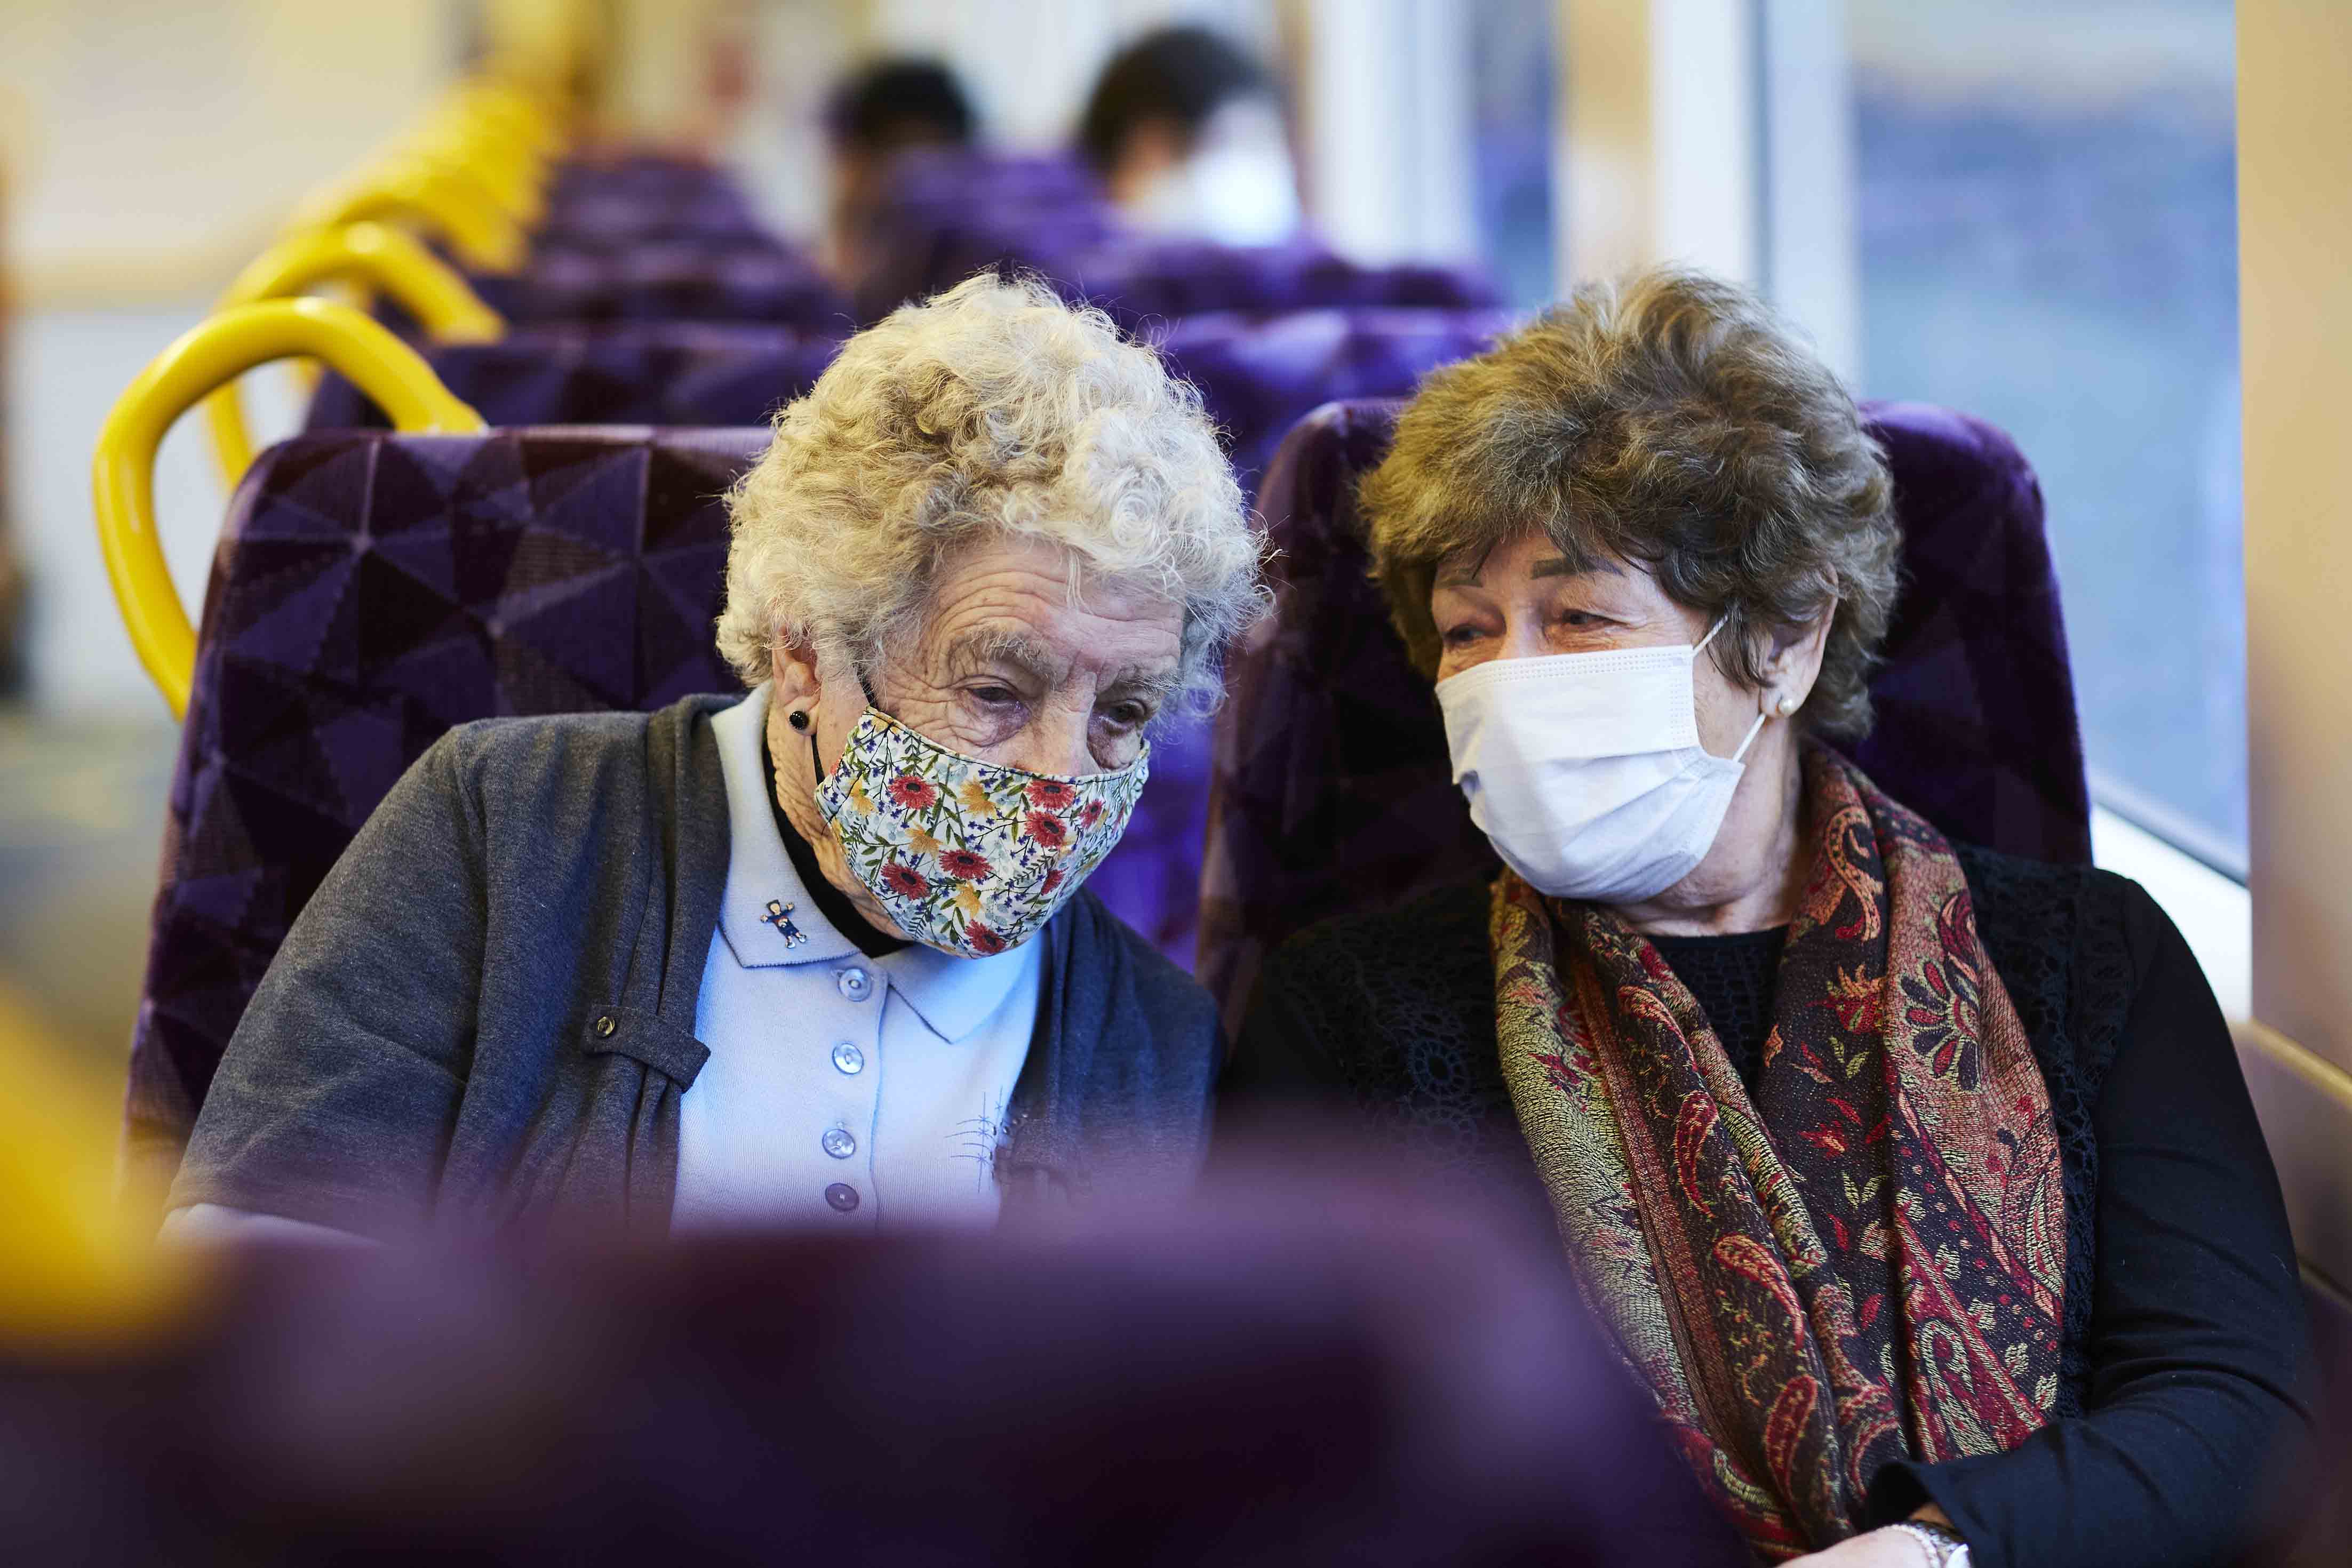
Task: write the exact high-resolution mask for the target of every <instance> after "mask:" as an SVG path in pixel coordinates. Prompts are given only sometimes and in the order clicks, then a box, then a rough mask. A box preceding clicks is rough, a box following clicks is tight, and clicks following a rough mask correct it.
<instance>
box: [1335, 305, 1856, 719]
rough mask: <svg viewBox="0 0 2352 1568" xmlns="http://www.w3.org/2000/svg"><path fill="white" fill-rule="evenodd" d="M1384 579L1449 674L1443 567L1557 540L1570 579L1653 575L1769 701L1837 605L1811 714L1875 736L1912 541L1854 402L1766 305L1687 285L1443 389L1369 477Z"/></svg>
mask: <svg viewBox="0 0 2352 1568" xmlns="http://www.w3.org/2000/svg"><path fill="white" fill-rule="evenodd" d="M1360 501H1361V505H1362V510H1363V513H1364V516H1365V517H1367V519H1369V526H1370V547H1371V554H1372V570H1373V575H1374V577H1375V578H1377V579H1378V580H1379V581H1380V583H1381V588H1382V589H1383V590H1384V591H1386V593H1387V595H1388V600H1389V609H1390V612H1391V615H1392V616H1393V617H1394V619H1395V622H1396V626H1397V630H1398V632H1400V633H1402V636H1403V638H1404V641H1405V645H1406V647H1407V649H1408V650H1409V651H1410V652H1411V653H1412V658H1413V662H1414V663H1415V664H1417V665H1419V666H1420V668H1421V669H1422V671H1423V673H1424V674H1431V675H1434V674H1435V673H1436V670H1437V664H1438V657H1439V653H1440V648H1439V645H1438V639H1437V629H1436V625H1435V623H1434V622H1433V621H1432V619H1431V616H1430V609H1429V596H1430V589H1431V585H1432V584H1433V581H1434V580H1435V577H1436V572H1437V568H1438V564H1439V562H1440V561H1442V560H1443V559H1445V558H1446V557H1449V556H1452V555H1454V554H1455V553H1457V552H1459V551H1462V550H1465V549H1467V550H1478V551H1484V550H1488V549H1493V548H1495V547H1496V545H1498V544H1501V543H1502V542H1503V541H1504V540H1506V539H1508V538H1513V537H1515V536H1517V535H1518V534H1521V533H1523V532H1525V531H1527V530H1528V529H1530V528H1540V529H1541V530H1542V531H1543V532H1544V533H1545V534H1547V535H1548V536H1549V538H1551V539H1552V541H1553V542H1554V543H1555V544H1557V545H1559V548H1560V550H1561V553H1562V554H1564V555H1566V556H1567V557H1568V559H1570V560H1571V561H1588V560H1589V561H1594V562H1600V561H1606V560H1612V559H1615V560H1625V561H1632V562H1637V563H1639V564H1640V565H1643V566H1644V567H1647V568H1648V569H1649V570H1651V572H1652V573H1653V574H1654V576H1655V577H1656V579H1657V580H1658V584H1659V586H1660V587H1661V588H1663V589H1664V591H1665V592H1666V594H1667V596H1668V597H1669V598H1671V599H1673V600H1674V601H1675V602H1677V603H1680V604H1685V605H1688V606H1690V607H1692V608H1694V609H1697V610H1703V611H1705V612H1707V614H1709V615H1710V616H1720V617H1721V618H1722V619H1723V621H1724V622H1725V626H1724V632H1725V635H1723V636H1721V637H1718V638H1717V639H1716V642H1715V644H1714V647H1713V649H1712V650H1711V653H1713V654H1714V656H1715V657H1716V659H1717V665H1718V667H1719V668H1721V669H1722V670H1723V671H1724V672H1725V674H1728V675H1730V676H1732V677H1733V678H1734V679H1736V680H1738V681H1740V682H1742V683H1743V684H1745V685H1749V686H1759V685H1762V684H1763V670H1762V661H1763V658H1764V656H1765V649H1766V646H1767V643H1768V641H1769V636H1770V634H1771V633H1772V632H1789V631H1794V630H1796V629H1798V628H1801V627H1805V626H1810V625H1811V624H1812V623H1813V622H1815V621H1817V620H1818V619H1819V618H1820V617H1821V615H1822V613H1823V612H1827V611H1831V610H1832V607H1834V615H1833V618H1832V622H1831V623H1830V631H1829V636H1828V639H1827V642H1826V643H1825V645H1824V649H1823V652H1822V670H1821V675H1820V678H1819V680H1818V681H1817V682H1816V684H1815V685H1814V687H1813V692H1812V695H1811V698H1810V699H1809V700H1808V701H1807V703H1806V705H1805V718H1806V722H1807V724H1808V726H1809V727H1811V728H1813V729H1816V730H1820V731H1822V732H1825V733H1829V734H1835V735H1848V736H1859V735H1862V734H1864V733H1865V732H1867V730H1868V729H1869V727H1870V688H1869V679H1870V671H1871V666H1872V665H1873V664H1874V662H1875V658H1876V654H1877V649H1878V644H1879V642H1880V640H1881V639H1882V638H1883V637H1884V636H1885V633H1886V620H1887V616H1888V615H1889V614H1890V613H1891V612H1893V610H1894V607H1895V589H1896V584H1897V571H1898V567H1897V562H1898V558H1899V555H1900V551H1901V539H1900V536H1899V533H1898V531H1897V528H1896V526H1895V511H1894V482H1893V480H1892V479H1891V478H1890V477H1889V476H1888V474H1887V469H1886V459H1885V455H1883V454H1882V453H1881V452H1880V451H1879V449H1878V446H1877V444H1876V443H1874V441H1872V440H1871V438H1870V436H1869V434H1867V433H1866V432H1865V431H1864V428H1863V423H1862V416H1861V414H1860V413H1859V412H1858V411H1857V410H1856V409H1855V407H1854V403H1853V398H1852V397H1851V396H1850V395H1849V394H1848V393H1847V392H1846V390H1845V389H1844V387H1843V386H1841V385H1840V384H1839V382H1838V380H1837V378H1836V377H1835V376H1834V375H1832V374H1831V372H1830V371H1829V370H1828V368H1827V367H1826V366H1824V365H1823V364H1822V362H1821V361H1820V360H1818V359H1817V358H1815V357H1814V356H1813V354H1812V353H1811V351H1810V350H1807V349H1806V348H1805V347H1804V346H1803V345H1802V344H1801V343H1800V342H1799V341H1798V340H1797V339H1796V338H1795V336H1794V335H1793V334H1792V333H1791V332H1790V330H1789V329H1787V328H1786V327H1784V326H1783V325H1781V323H1780V321H1779V319H1777V318H1775V317H1774V315H1773V314H1772V312H1771V311H1770V310H1769V308H1766V307H1765V305H1764V304H1763V303H1762V302H1761V301H1760V300H1759V299H1758V298H1756V297H1755V296H1753V295H1751V294H1749V293H1748V292H1747V291H1746V290H1745V289H1742V288H1739V287H1736V286H1734V285H1732V284H1729V283H1725V282H1723V281H1721V280H1720V279H1717V278H1714V277H1706V276H1705V275H1704V274H1701V273H1697V272H1692V271H1687V270H1684V269H1680V268H1675V267H1659V268H1655V269H1653V270H1650V271H1646V272H1641V273H1636V274H1634V275H1632V276H1630V277H1625V278H1622V279H1621V280H1619V281H1616V282H1613V283H1596V284H1591V285H1587V286H1586V287H1581V288H1579V289H1578V290H1577V291H1576V293H1575V295H1574V296H1573V297H1572V298H1570V299H1569V300H1568V301H1567V302H1566V303H1565V304H1562V305H1559V306H1556V307H1554V308H1552V309H1550V310H1549V311H1547V312H1545V313H1544V314H1543V315H1542V316H1540V317H1538V319H1535V320H1534V321H1533V322H1531V323H1529V324H1528V326H1526V327H1523V328H1521V329H1519V330H1517V332H1514V333H1512V334H1511V335H1510V336H1509V337H1507V338H1506V339H1504V340H1503V341H1502V342H1501V343H1500V344H1499V345H1497V346H1496V348H1494V349H1493V350H1490V351H1488V352H1486V353H1485V354H1482V355H1480V356H1479V357H1477V358H1476V359H1474V360H1465V361H1463V362H1462V363H1460V364H1457V365H1450V366H1448V367H1446V368H1445V369H1444V370H1441V371H1436V372H1435V373H1434V374H1433V375H1432V376H1431V377H1430V378H1429V379H1428V381H1427V382H1424V383H1423V386H1422V389H1421V392H1420V394H1419V395H1418V396H1416V397H1415V398H1414V399H1413V401H1412V404H1411V406H1409V407H1408V408H1406V409H1405V411H1404V413H1402V415H1401V416H1400V417H1399V418H1398V421H1397V429H1396V441H1395V444H1393V445H1392V446H1391V448H1390V449H1389V455H1388V456H1387V458H1386V459H1385V460H1384V461H1383V462H1382V463H1381V465H1380V466H1379V467H1378V468H1376V469H1374V470H1373V471H1372V472H1371V473H1370V475H1368V476H1366V477H1365V479H1364V482H1363V486H1362V490H1361V493H1360Z"/></svg>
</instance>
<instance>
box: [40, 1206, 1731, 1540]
mask: <svg viewBox="0 0 2352 1568" xmlns="http://www.w3.org/2000/svg"><path fill="white" fill-rule="evenodd" d="M1329 1163H1330V1162H1328V1161H1323V1162H1319V1163H1318V1167H1317V1173H1316V1176H1315V1177H1314V1179H1313V1182H1312V1185H1311V1186H1299V1185H1297V1184H1295V1183H1293V1182H1291V1181H1290V1180H1289V1179H1288V1178H1287V1177H1286V1176H1285V1175H1284V1174H1283V1173H1281V1172H1280V1171H1278V1170H1276V1171H1266V1170H1252V1171H1249V1172H1236V1173H1234V1177H1233V1179H1231V1180H1229V1181H1227V1182H1226V1183H1224V1184H1223V1189H1222V1196H1221V1197H1213V1198H1211V1199H1209V1200H1207V1201H1204V1202H1202V1203H1200V1204H1198V1205H1196V1206H1194V1207H1190V1208H1188V1209H1185V1210H1183V1211H1181V1212H1176V1213H1147V1214H1129V1215H1108V1216H1101V1217H1098V1218H1094V1219H1092V1220H1089V1221H1087V1222H1085V1223H1084V1224H1083V1226H1082V1228H1079V1229H1078V1230H1077V1232H1076V1234H1074V1235H1060V1236H1055V1237H1046V1236H1042V1235H1036V1234H1024V1233H1020V1232H1011V1233H1008V1232H996V1233H993V1234H988V1235H982V1236H975V1237H971V1238H966V1239H946V1238H935V1239H900V1240H895V1241H893V1240H885V1241H880V1242H876V1241H856V1242H844V1241H841V1240H838V1239H767V1240H761V1239H738V1240H734V1241H730V1242H726V1243H706V1244H701V1245H697V1246H691V1247H681V1248H677V1249H672V1250H670V1251H667V1252H666V1253H662V1254H660V1255H658V1256H655V1257H650V1258H648V1257H638V1258H634V1259H632V1258H623V1257H613V1256H599V1255H594V1254H589V1255H585V1256H583V1255H579V1254H573V1253H567V1252H564V1251H562V1250H554V1251H531V1252H529V1253H527V1254H526V1255H524V1256H521V1257H509V1258H506V1259H503V1260H500V1259H492V1258H488V1257H484V1256H478V1255H477V1256H438V1257H436V1256H431V1255H423V1256H419V1255H404V1254H399V1253H374V1252H358V1253H328V1254H325V1255H312V1256H308V1257H304V1256H299V1255H281V1256H278V1257H275V1258H272V1257H268V1256H258V1257H254V1258H251V1259H248V1260H246V1262H245V1263H244V1266H243V1267H242V1269H241V1270H240V1271H239V1272H238V1273H237V1274H236V1276H235V1277H233V1278H232V1279H231V1280H230V1281H227V1288H226V1290H224V1291H221V1292H219V1293H218V1299H217V1301H216V1302H215V1305H214V1306H213V1307H212V1308H211V1309H209V1310H208V1311H207V1312H206V1313H205V1317H204V1321H203V1322H200V1323H197V1324H195V1325H193V1326H192V1327H191V1329H190V1330H189V1332H188V1333H187V1334H186V1336H185V1337H184V1339H182V1340H181V1341H179V1342H178V1343H170V1344H165V1345H160V1346H156V1347H153V1348H152V1349H149V1350H146V1351H142V1352H141V1353H138V1354H129V1355H122V1356H118V1357H114V1358H111V1359H105V1360H97V1361H93V1360H92V1359H90V1358H88V1357H84V1358H79V1359H78V1360H76V1361H74V1362H72V1363H71V1364H45V1363H43V1362H41V1361H39V1360H37V1359H35V1358H28V1357H25V1356H13V1357H12V1356H8V1355H5V1354H0V1444H5V1447H6V1448H7V1451H8V1452H9V1454H10V1456H11V1458H10V1462H9V1464H8V1466H7V1468H6V1474H5V1479H0V1495H5V1497H6V1506H7V1509H8V1517H9V1539H10V1544H11V1546H12V1547H13V1548H15V1549H16V1551H17V1552H21V1553H23V1554H24V1556H25V1560H26V1561H27V1562H60V1563H61V1562H73V1563H89V1564H98V1565H101V1568H103V1565H110V1564H118V1563H120V1564H129V1563H160V1562H172V1563H185V1562H205V1563H229V1562H262V1561H267V1562H273V1563H310V1562H320V1561H327V1560H334V1561H371V1562H378V1561H380V1562H406V1561H415V1560H417V1559H419V1558H422V1557H425V1556H427V1555H433V1556H437V1557H445V1558H447V1559H451V1560H457V1561H464V1562H467V1563H499V1564H504V1563H539V1562H557V1561H560V1562H563V1563H573V1564H604V1563H614V1564H627V1565H630V1568H635V1565H637V1564H641V1563H647V1562H664V1563H667V1562H704V1561H714V1560H723V1561H730V1562H745V1561H761V1562H771V1561H772V1562H794V1563H875V1564H902V1563H903V1564H924V1565H945V1564H965V1563H970V1564H983V1563H1003V1564H1015V1563H1060V1564H1096V1563H1100V1564H1105V1565H1110V1564H1118V1565H1119V1568H1130V1565H1152V1564H1169V1565H1171V1568H1172V1565H1176V1564H1184V1565H1187V1568H1189V1565H1191V1564H1195V1563H1227V1564H1234V1565H1251V1564H1267V1565H1275V1564H1279V1565H1281V1568H1301V1565H1310V1564H1321V1563H1350V1564H1398V1565H1406V1564H1412V1565H1416V1568H1417V1565H1419V1564H1424V1563H1465V1564H1479V1563H1494V1564H1498V1565H1499V1564H1505V1563H1550V1564H1559V1565H1562V1568H1570V1565H1578V1564H1591V1565H1595V1568H1599V1565H1622V1568H1637V1565H1638V1568H1715V1565H1720V1568H1735V1565H1737V1564H1740V1563H1745V1561H1746V1557H1745V1555H1744V1552H1743V1549H1742V1548H1741V1547H1740V1545H1739V1544H1738V1540H1737V1537H1736V1536H1734V1535H1733V1534H1732V1533H1731V1532H1730V1531H1729V1530H1728V1528H1727V1526H1725V1525H1724V1524H1723V1523H1722V1522H1721V1521H1719V1520H1718V1519H1717V1517H1716V1516H1715V1515H1714V1513H1713V1511H1711V1510H1710V1509H1709V1508H1708V1506H1707V1505H1706V1502H1705V1501H1704V1500H1703V1499H1702V1498H1701V1497H1700V1495H1699V1493H1698V1491H1697V1489H1696V1486H1695V1485H1694V1483H1693V1482H1692V1480H1691V1479H1690V1478H1689V1476H1688V1475H1687V1474H1686V1472H1685V1469H1684V1468H1683V1466H1682V1463H1681V1461H1680V1460H1679V1459H1678V1458H1676V1457H1675V1455H1674V1454H1673V1453H1672V1452H1671V1451H1670V1449H1669V1448H1668V1447H1667V1444H1666V1440H1665V1437H1664V1434H1663V1433H1662V1432H1661V1431H1660V1429H1659V1428H1658V1427H1657V1424H1656V1422H1655V1420H1654V1416H1653V1414H1652V1407H1651V1405H1650V1403H1649V1401H1648V1399H1647V1396H1644V1395H1643V1394H1642V1393H1640V1392H1639V1391H1638V1390H1637V1389H1635V1388H1634V1387H1633V1385H1632V1383H1631V1380H1630V1378H1628V1377H1627V1376H1626V1375H1625V1373H1624V1372H1623V1370H1622V1366H1621V1364H1619V1362H1618V1360H1617V1358H1616V1356H1615V1355H1614V1354H1612V1352H1611V1351H1610V1350H1609V1349H1608V1348H1607V1346H1606V1345H1605V1344H1604V1343H1603V1342H1602V1341H1601V1339H1600V1337H1599V1336H1598V1335H1596V1334H1595V1333H1593V1332H1591V1330H1590V1329H1589V1327H1588V1326H1587V1325H1586V1322H1585V1320H1584V1318H1583V1315H1582V1312H1581V1311H1580V1307H1579V1305H1578V1301H1577V1296H1576V1292H1575V1291H1574V1289H1573V1287H1572V1286H1571V1285H1570V1284H1569V1283H1568V1281H1566V1280H1565V1278H1564V1277H1563V1275H1562V1273H1561V1271H1560V1270H1559V1265H1558V1261H1557V1260H1558V1256H1559V1249H1558V1247H1557V1245H1556V1244H1555V1243H1554V1242H1552V1240H1551V1239H1550V1237H1549V1233H1548V1230H1547V1229H1546V1228H1545V1227H1543V1226H1542V1225H1540V1224H1529V1225H1527V1226H1525V1227H1517V1226H1515V1225H1514V1224H1512V1223H1511V1222H1510V1221H1511V1218H1512V1217H1509V1216H1500V1217H1498V1216H1494V1215H1489V1214H1487V1213H1486V1212H1484V1211H1482V1210H1481V1209H1479V1208H1478V1207H1476V1206H1475V1205H1468V1204H1465V1203H1462V1202H1460V1201H1456V1200H1452V1199H1449V1200H1446V1201H1443V1202H1441V1201H1439V1200H1438V1199H1437V1197H1435V1196H1434V1195H1433V1194H1431V1193H1429V1192H1427V1191H1425V1190H1416V1188H1415V1187H1414V1186H1413V1185H1412V1184H1411V1183H1410V1182H1409V1181H1408V1180H1406V1179H1403V1178H1402V1177H1400V1176H1397V1175H1396V1174H1395V1173H1391V1175H1390V1176H1389V1177H1388V1178H1387V1179H1385V1180H1384V1181H1381V1182H1380V1183H1378V1184H1376V1185H1371V1186H1357V1185H1353V1184H1351V1183H1349V1182H1348V1181H1347V1180H1346V1179H1345V1178H1343V1177H1339V1176H1334V1175H1332V1174H1331V1171H1330V1169H1329Z"/></svg>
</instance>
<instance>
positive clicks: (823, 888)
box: [760, 724, 914, 958]
mask: <svg viewBox="0 0 2352 1568" xmlns="http://www.w3.org/2000/svg"><path fill="white" fill-rule="evenodd" d="M809 760H810V761H811V762H812V763H814V761H815V760H816V741H815V739H814V737H812V738H811V739H810V741H809ZM760 778H761V781H762V782H763V783H765V784H766V785H767V787H768V810H770V811H771V812H772V813H773V814H774V816H775V819H776V836H777V837H778V838H780V839H782V840H783V841H784V852H785V853H786V854H788V855H790V856H792V857H793V875H794V876H797V877H799V878H800V879H801V885H802V886H803V887H804V888H807V889H808V895H809V901H810V902H811V903H813V904H815V905H816V912H817V913H818V914H819V915H824V917H825V919H826V920H827V921H828V922H830V923H831V924H832V925H833V928H834V929H835V931H838V932H840V933H841V934H842V935H843V936H846V937H848V938H849V940H850V941H851V942H852V943H853V944H855V945H856V948H857V950H858V951H859V952H861V953H863V954H865V955H866V956H867V957H869V958H884V957H887V956H889V955H891V954H893V953H896V952H898V950H899V949H900V948H902V947H911V946H914V944H913V943H911V942H909V941H908V940H907V939H906V938H905V937H904V936H883V935H882V933H880V932H879V931H877V930H875V929H874V927H873V925H872V924H871V923H870V922H868V921H867V920H866V916H864V915H860V914H858V913H857V905H856V904H852V903H850V902H849V895H848V894H845V893H844V892H842V891H841V889H839V888H837V887H835V886H834V885H833V883H831V882H829V881H827V880H826V879H825V874H824V867H823V866H821V865H819V864H817V863H816V851H815V850H814V849H813V848H811V847H810V845H809V841H807V840H806V839H803V838H802V837H801V836H800V834H799V833H798V832H796V831H793V820H792V819H791V818H790V817H787V816H785V815H784V803H783V802H782V800H777V799H776V785H775V779H776V754H775V752H774V751H773V750H772V749H771V748H770V747H769V745H768V727H767V726H766V725H764V724H763V725H761V727H760Z"/></svg>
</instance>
